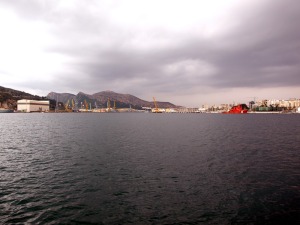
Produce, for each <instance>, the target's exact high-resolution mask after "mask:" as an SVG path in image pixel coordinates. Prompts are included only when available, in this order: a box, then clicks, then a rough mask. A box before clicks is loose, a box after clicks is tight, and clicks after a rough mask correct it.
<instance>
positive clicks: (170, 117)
mask: <svg viewBox="0 0 300 225" xmlns="http://www.w3.org/2000/svg"><path fill="white" fill-rule="evenodd" d="M0 136H1V139H0V223H2V224H299V221H300V220H299V214H300V206H299V204H300V154H299V153H300V115H296V114H291V115H279V114H278V115H257V114H255V115H254V114H251V115H250V114H248V115H224V114H151V113H111V114H105V113H102V114H101V113H99V114H97V113H95V114H84V113H82V114H80V113H78V114H76V113H74V114H47V113H44V114H16V113H15V114H0Z"/></svg>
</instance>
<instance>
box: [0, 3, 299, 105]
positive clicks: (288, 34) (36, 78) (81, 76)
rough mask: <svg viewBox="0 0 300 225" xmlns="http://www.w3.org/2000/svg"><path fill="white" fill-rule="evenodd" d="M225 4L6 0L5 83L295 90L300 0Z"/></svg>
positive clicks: (185, 100)
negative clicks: (297, 0)
mask: <svg viewBox="0 0 300 225" xmlns="http://www.w3.org/2000/svg"><path fill="white" fill-rule="evenodd" d="M221 2H222V1H217V0H210V1H196V0H195V1H168V0H167V1H156V0H154V1H141V0H139V1H138V0H132V1H83V0H77V1H38V0H30V1H17V0H10V1H4V2H3V1H2V2H1V3H0V28H1V30H2V33H3V34H4V35H1V38H0V49H1V50H2V51H1V52H0V76H1V80H2V85H3V86H8V87H11V88H19V89H21V90H24V91H26V90H28V91H31V92H33V93H38V94H39V93H41V94H43V95H46V94H47V92H50V91H58V92H71V93H77V92H78V91H83V92H86V93H95V92H98V91H102V90H108V89H110V90H113V91H116V92H121V93H130V94H133V95H137V96H138V97H141V98H144V99H145V100H151V98H152V96H156V98H157V99H159V100H163V101H171V102H173V103H175V104H178V105H186V106H199V105H200V104H204V103H211V104H213V103H222V102H224V103H226V102H228V101H239V102H247V101H249V97H250V96H257V97H260V98H289V97H296V98H299V97H300V96H299V91H298V90H299V87H300V74H299V72H300V69H299V68H300V67H299V66H300V30H299V29H298V25H297V23H298V21H300V13H299V12H300V3H298V2H296V1H293V0H278V1H271V0H267V1H259V0H248V1H242V2H241V1H237V0H230V1H226V3H221ZM258 95H259V96H258Z"/></svg>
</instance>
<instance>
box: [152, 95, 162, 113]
mask: <svg viewBox="0 0 300 225" xmlns="http://www.w3.org/2000/svg"><path fill="white" fill-rule="evenodd" d="M153 103H154V110H153V111H152V112H154V113H161V111H159V109H158V107H157V102H156V99H155V97H153Z"/></svg>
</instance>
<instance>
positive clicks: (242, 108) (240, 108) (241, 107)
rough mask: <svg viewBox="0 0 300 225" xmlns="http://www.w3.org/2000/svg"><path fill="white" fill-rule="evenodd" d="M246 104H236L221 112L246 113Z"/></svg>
mask: <svg viewBox="0 0 300 225" xmlns="http://www.w3.org/2000/svg"><path fill="white" fill-rule="evenodd" d="M248 110H249V108H248V106H247V105H246V104H238V105H235V106H233V107H232V108H231V109H230V110H229V111H227V112H223V113H225V114H244V113H248Z"/></svg>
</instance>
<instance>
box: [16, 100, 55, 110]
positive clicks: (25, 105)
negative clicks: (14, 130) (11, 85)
mask: <svg viewBox="0 0 300 225" xmlns="http://www.w3.org/2000/svg"><path fill="white" fill-rule="evenodd" d="M17 104H18V107H17V109H18V111H20V112H48V111H49V107H50V101H38V100H27V99H22V100H18V102H17Z"/></svg>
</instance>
